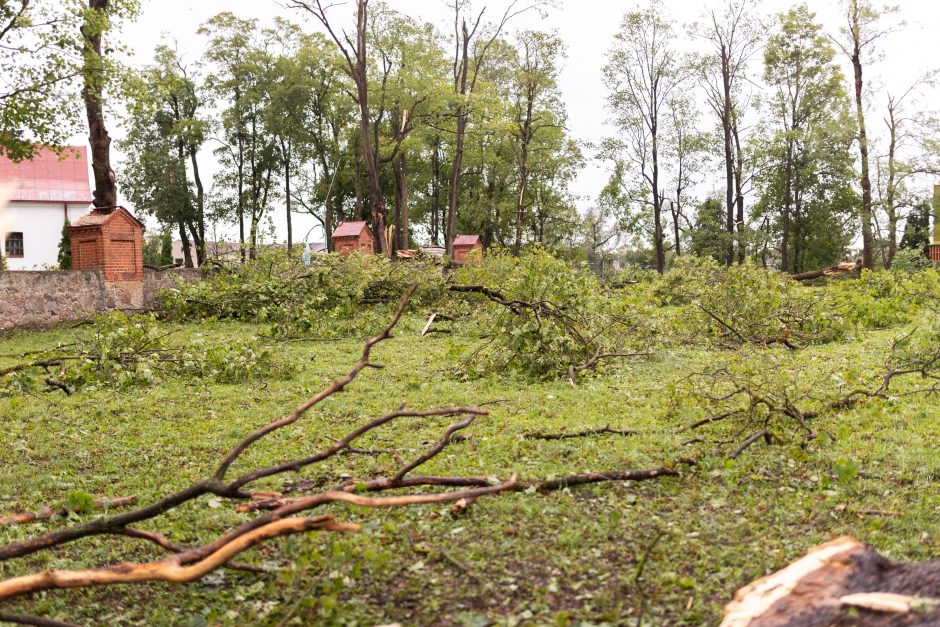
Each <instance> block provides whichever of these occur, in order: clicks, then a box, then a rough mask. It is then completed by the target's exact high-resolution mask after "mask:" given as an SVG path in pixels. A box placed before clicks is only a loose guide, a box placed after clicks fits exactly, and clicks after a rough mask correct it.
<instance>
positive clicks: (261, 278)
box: [163, 250, 443, 336]
mask: <svg viewBox="0 0 940 627" xmlns="http://www.w3.org/2000/svg"><path fill="white" fill-rule="evenodd" d="M414 282H418V284H419V289H418V292H417V293H416V295H415V297H414V298H413V300H412V303H413V305H415V306H420V305H423V304H427V303H431V302H434V301H436V300H437V299H438V298H439V297H440V295H441V294H442V289H443V278H442V277H441V269H440V266H438V265H436V264H435V263H433V262H431V261H418V260H416V261H414V262H411V263H407V264H398V265H392V263H391V262H390V261H389V260H388V259H387V258H386V257H382V256H378V255H358V254H357V255H353V256H351V257H348V258H344V257H340V256H338V255H315V256H313V257H312V259H311V263H310V265H309V266H307V265H305V264H304V263H303V261H302V260H301V259H300V258H299V256H297V255H294V256H288V255H287V253H286V251H282V250H271V251H265V252H264V253H263V254H261V255H260V256H259V257H258V259H256V260H253V261H249V262H248V263H245V264H242V265H238V266H235V267H233V268H230V269H227V270H226V271H222V272H218V273H215V274H213V275H211V276H209V277H208V278H206V279H205V280H204V281H201V282H199V283H195V284H192V285H180V286H179V287H178V288H177V289H176V290H174V291H171V292H168V293H166V294H164V296H163V298H164V306H165V308H166V310H167V312H168V315H169V316H170V317H172V318H174V319H177V320H202V319H206V318H217V319H230V320H243V321H252V322H265V323H270V324H271V328H272V333H274V334H275V335H297V334H322V335H326V336H335V335H350V334H355V335H362V334H365V333H370V332H371V331H372V330H374V329H375V328H378V327H379V326H380V325H384V324H385V323H386V322H387V315H388V313H389V312H390V311H391V310H393V308H394V306H395V305H397V304H398V301H399V299H400V298H401V295H402V294H403V293H404V292H405V290H406V289H407V288H408V286H410V285H411V284H412V283H414Z"/></svg>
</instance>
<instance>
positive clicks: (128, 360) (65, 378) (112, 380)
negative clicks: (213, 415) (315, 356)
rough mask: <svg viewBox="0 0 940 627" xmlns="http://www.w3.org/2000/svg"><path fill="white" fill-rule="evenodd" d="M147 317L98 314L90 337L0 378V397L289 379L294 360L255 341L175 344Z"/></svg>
mask: <svg viewBox="0 0 940 627" xmlns="http://www.w3.org/2000/svg"><path fill="white" fill-rule="evenodd" d="M169 338H170V333H168V332H166V330H165V329H163V328H161V326H160V325H159V324H158V323H157V321H156V319H155V318H153V317H151V316H134V317H128V316H126V315H125V314H123V313H121V312H114V313H111V314H108V315H106V316H101V317H99V318H97V319H96V320H95V321H94V323H93V331H92V334H91V336H90V337H88V338H87V339H84V340H82V341H79V342H77V343H74V344H69V345H60V346H58V347H56V348H54V349H51V350H47V351H43V352H41V353H39V354H38V355H37V356H36V357H37V359H35V363H36V365H35V366H31V367H27V368H24V369H20V370H16V371H13V372H11V373H9V374H7V375H6V376H3V377H0V395H15V394H17V393H22V392H24V391H34V390H37V389H39V388H40V387H41V386H42V385H44V384H46V385H54V386H55V387H64V388H65V389H68V390H75V389H79V388H91V389H94V388H100V387H104V388H118V389H125V388H130V387H135V386H141V385H153V384H155V383H158V382H160V381H164V380H166V379H170V378H182V379H202V380H208V381H214V382H216V383H242V382H245V381H250V380H253V379H257V378H261V377H264V378H275V379H277V378H288V377H290V376H292V375H293V373H294V372H295V367H294V365H293V363H292V362H291V361H290V360H288V359H284V358H281V357H279V356H277V355H276V353H275V352H274V350H272V349H271V348H265V347H262V346H260V345H259V343H258V341H257V340H256V339H253V338H252V339H237V340H233V341H230V342H226V343H225V344H210V343H208V342H206V341H205V340H204V339H202V338H197V339H196V340H195V341H192V342H190V343H188V344H185V345H182V346H178V345H173V344H171V343H170V341H169Z"/></svg>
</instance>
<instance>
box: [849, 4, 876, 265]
mask: <svg viewBox="0 0 940 627" xmlns="http://www.w3.org/2000/svg"><path fill="white" fill-rule="evenodd" d="M853 17H854V20H853V21H854V23H853V24H852V27H853V34H854V37H855V42H854V43H855V49H854V51H853V53H852V69H853V70H854V72H855V113H856V118H857V121H858V147H859V153H860V154H861V161H862V180H861V184H862V208H861V211H860V217H861V220H862V267H863V268H866V269H868V270H873V269H874V267H875V254H874V248H875V241H874V236H873V234H872V224H871V178H870V177H869V168H868V135H867V133H866V131H865V104H864V101H863V98H862V96H863V94H862V87H863V80H862V53H861V48H860V41H859V25H858V13H857V12H856V13H854V14H853Z"/></svg>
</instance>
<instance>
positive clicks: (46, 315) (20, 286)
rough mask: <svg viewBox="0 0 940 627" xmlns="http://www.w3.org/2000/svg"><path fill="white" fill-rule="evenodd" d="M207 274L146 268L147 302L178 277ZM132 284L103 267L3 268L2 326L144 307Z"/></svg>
mask: <svg viewBox="0 0 940 627" xmlns="http://www.w3.org/2000/svg"><path fill="white" fill-rule="evenodd" d="M202 276H203V274H202V271H201V270H198V269H195V270H194V269H176V270H170V271H167V272H155V271H153V270H144V273H143V285H142V286H141V287H142V289H143V297H142V303H143V308H144V309H150V308H153V307H155V306H156V305H157V295H158V294H159V293H160V291H161V290H164V289H169V288H172V287H173V286H175V285H176V282H177V280H178V279H182V280H183V281H185V282H187V283H193V282H195V281H198V280H199V279H200V278H202ZM126 287H127V285H126V283H125V284H120V283H112V282H108V281H105V275H104V271H103V270H68V271H51V272H0V331H7V330H10V329H15V328H36V327H47V326H50V325H54V324H57V323H59V322H65V321H69V320H82V319H85V318H88V317H90V316H93V315H95V314H100V313H105V312H108V311H112V310H115V309H138V308H137V307H131V306H129V305H128V302H129V301H128V299H127V295H126V293H125V290H126ZM135 300H137V299H135Z"/></svg>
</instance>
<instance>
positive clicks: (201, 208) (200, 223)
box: [189, 146, 206, 266]
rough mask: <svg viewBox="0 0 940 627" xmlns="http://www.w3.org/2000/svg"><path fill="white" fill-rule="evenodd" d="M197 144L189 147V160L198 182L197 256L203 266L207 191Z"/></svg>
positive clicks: (204, 258) (194, 177)
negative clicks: (197, 153)
mask: <svg viewBox="0 0 940 627" xmlns="http://www.w3.org/2000/svg"><path fill="white" fill-rule="evenodd" d="M196 152H197V150H196V146H190V147H189V161H190V163H192V166H193V181H194V182H195V183H196V212H197V213H196V231H197V232H198V241H197V243H196V258H197V259H198V262H199V265H200V266H202V265H203V264H204V263H205V261H206V193H205V189H204V188H203V186H202V177H201V176H200V175H199V162H198V160H197V159H196Z"/></svg>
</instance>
